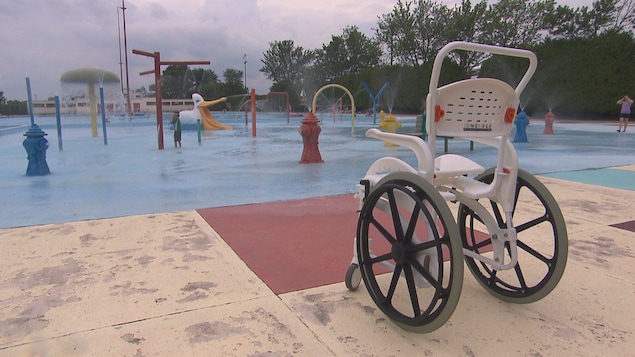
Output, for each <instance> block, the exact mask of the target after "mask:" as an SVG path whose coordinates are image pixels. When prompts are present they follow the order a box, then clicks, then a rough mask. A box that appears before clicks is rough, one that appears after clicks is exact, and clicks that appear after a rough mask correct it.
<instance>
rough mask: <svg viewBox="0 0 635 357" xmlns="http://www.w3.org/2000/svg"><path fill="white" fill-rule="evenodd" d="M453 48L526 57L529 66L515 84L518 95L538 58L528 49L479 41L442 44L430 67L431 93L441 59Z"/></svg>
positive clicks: (439, 71) (436, 79)
mask: <svg viewBox="0 0 635 357" xmlns="http://www.w3.org/2000/svg"><path fill="white" fill-rule="evenodd" d="M454 50H466V51H473V52H482V53H491V54H496V55H503V56H510V57H521V58H527V59H528V60H529V67H528V68H527V71H526V72H525V74H524V75H523V78H522V79H521V80H520V82H519V83H518V85H517V86H516V89H515V92H516V94H517V95H518V96H520V93H522V92H523V90H524V89H525V87H526V86H527V83H529V80H530V79H531V77H532V76H533V75H534V72H535V71H536V68H537V67H538V58H537V57H536V55H535V54H534V53H533V52H531V51H529V50H523V49H518V48H508V47H499V46H492V45H484V44H480V43H471V42H464V41H456V42H450V43H448V44H447V45H445V46H443V48H442V49H441V50H440V51H439V53H438V54H437V56H436V58H435V59H434V65H433V67H432V77H431V78H430V89H429V92H430V93H432V92H434V91H436V89H437V88H438V85H439V75H440V73H441V66H442V65H443V60H444V59H445V57H447V56H448V54H450V52H452V51H454Z"/></svg>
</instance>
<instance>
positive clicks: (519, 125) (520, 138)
mask: <svg viewBox="0 0 635 357" xmlns="http://www.w3.org/2000/svg"><path fill="white" fill-rule="evenodd" d="M514 125H515V126H516V136H514V142H515V143H526V142H527V126H528V125H529V117H527V114H525V112H520V113H518V114H517V115H516V119H515V120H514Z"/></svg>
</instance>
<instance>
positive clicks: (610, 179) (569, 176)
mask: <svg viewBox="0 0 635 357" xmlns="http://www.w3.org/2000/svg"><path fill="white" fill-rule="evenodd" d="M545 176H548V177H553V178H557V179H561V180H569V181H576V182H582V183H588V184H591V185H598V186H605V187H613V188H619V189H622V190H631V191H635V171H628V170H619V169H610V168H607V169H593V170H581V171H565V172H554V173H550V174H546V175H545Z"/></svg>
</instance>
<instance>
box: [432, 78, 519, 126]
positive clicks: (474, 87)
mask: <svg viewBox="0 0 635 357" xmlns="http://www.w3.org/2000/svg"><path fill="white" fill-rule="evenodd" d="M436 95H437V98H436V105H435V108H434V125H435V126H436V128H435V129H436V130H433V131H432V132H433V133H435V134H436V136H449V137H454V136H457V137H463V138H480V137H495V136H506V135H509V132H510V131H511V128H512V126H513V122H514V118H515V116H516V108H517V106H518V96H517V94H516V92H515V91H514V89H513V88H512V87H511V86H509V85H508V84H507V83H505V82H503V81H501V80H498V79H493V78H473V79H466V80H462V81H459V82H454V83H450V84H448V85H446V86H443V87H441V88H438V89H437V93H436Z"/></svg>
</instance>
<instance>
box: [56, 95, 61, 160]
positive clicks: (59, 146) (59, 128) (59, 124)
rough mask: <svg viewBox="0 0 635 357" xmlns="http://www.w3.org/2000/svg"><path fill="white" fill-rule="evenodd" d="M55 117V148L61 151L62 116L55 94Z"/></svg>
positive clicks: (58, 98)
mask: <svg viewBox="0 0 635 357" xmlns="http://www.w3.org/2000/svg"><path fill="white" fill-rule="evenodd" d="M55 119H56V122H57V148H58V149H59V150H60V151H62V150H63V148H62V116H61V115H60V97H59V96H57V95H56V96H55Z"/></svg>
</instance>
